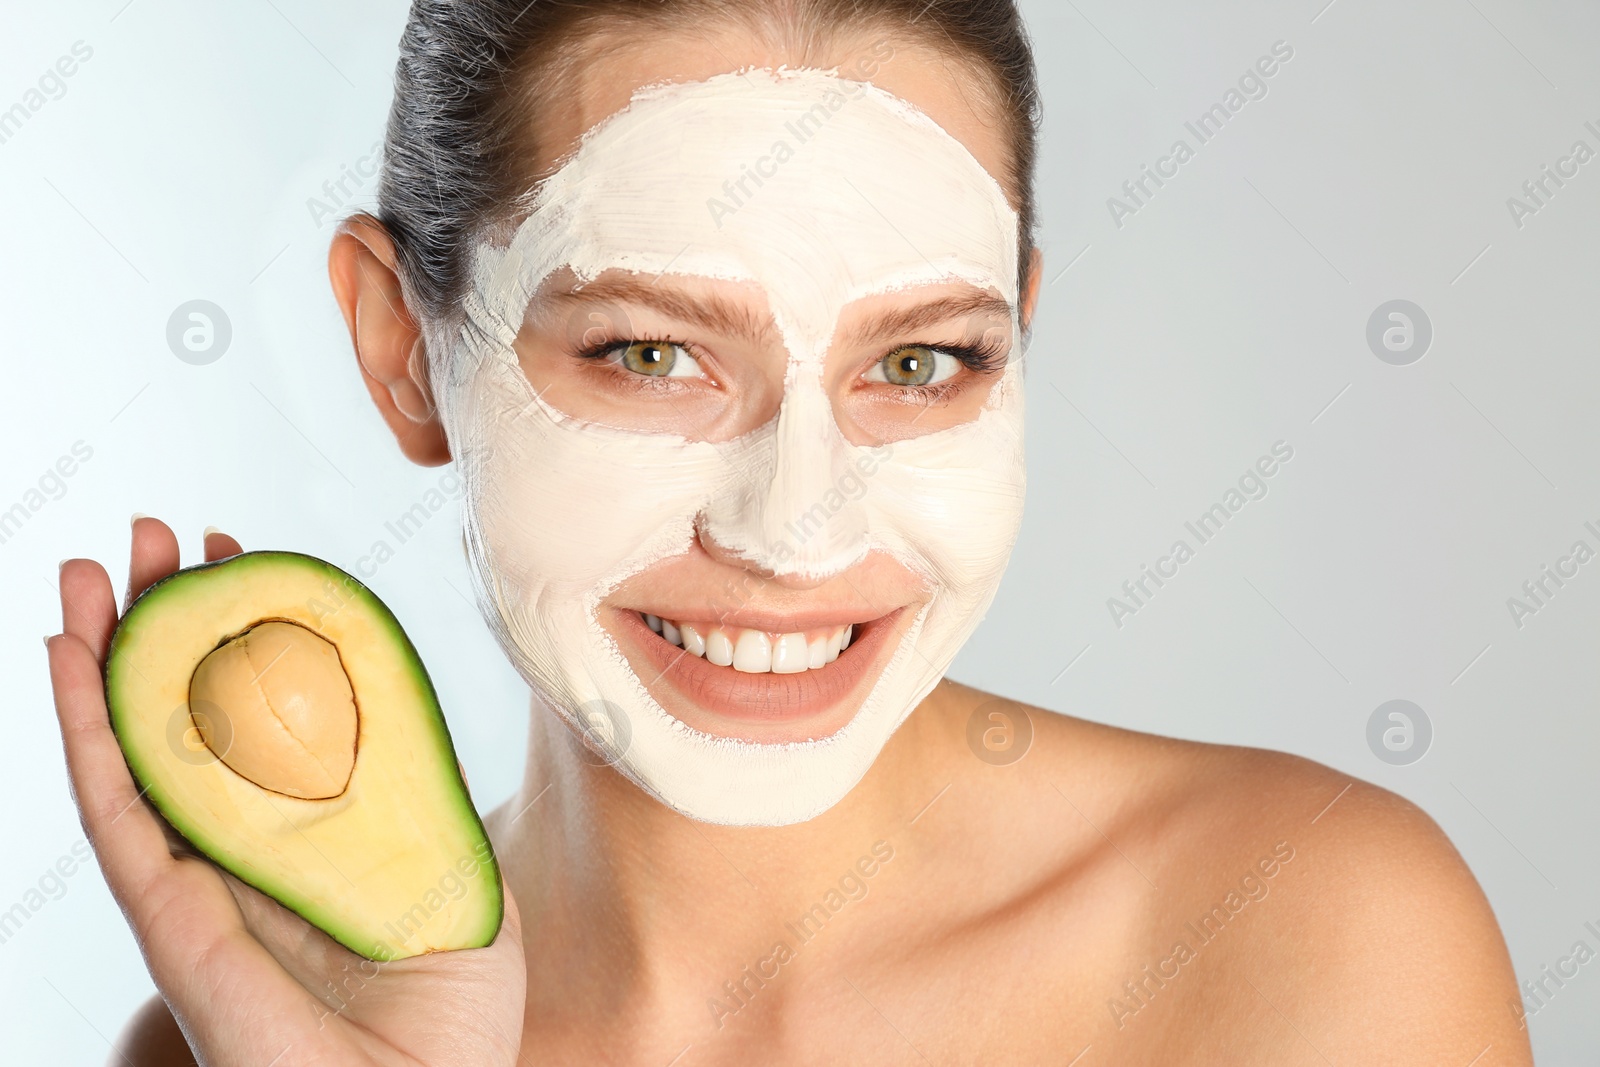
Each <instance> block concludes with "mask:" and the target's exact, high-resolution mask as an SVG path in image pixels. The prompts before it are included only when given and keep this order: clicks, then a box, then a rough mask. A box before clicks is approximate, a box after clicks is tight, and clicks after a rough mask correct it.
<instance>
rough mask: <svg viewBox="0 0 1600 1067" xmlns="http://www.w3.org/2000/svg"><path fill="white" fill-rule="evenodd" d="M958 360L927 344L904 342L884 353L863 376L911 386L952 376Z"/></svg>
mask: <svg viewBox="0 0 1600 1067" xmlns="http://www.w3.org/2000/svg"><path fill="white" fill-rule="evenodd" d="M958 364H959V361H958V360H957V359H956V357H954V356H952V355H951V354H950V353H948V352H943V351H940V350H939V349H937V348H929V347H928V346H927V345H905V346H904V347H901V348H897V349H895V350H894V351H893V352H890V353H889V354H888V355H887V356H884V357H883V358H882V359H881V360H879V361H878V362H877V363H876V364H874V365H873V367H872V369H871V370H870V371H868V372H867V380H868V381H874V382H888V383H889V384H890V385H899V386H905V387H907V388H915V387H917V386H921V385H933V384H936V383H938V382H942V381H944V380H945V379H947V378H950V377H952V376H953V375H954V374H955V373H956V370H957V368H958Z"/></svg>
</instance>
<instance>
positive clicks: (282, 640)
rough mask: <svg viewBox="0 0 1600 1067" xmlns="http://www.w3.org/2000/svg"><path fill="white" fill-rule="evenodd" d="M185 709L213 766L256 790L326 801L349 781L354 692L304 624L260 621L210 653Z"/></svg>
mask: <svg viewBox="0 0 1600 1067" xmlns="http://www.w3.org/2000/svg"><path fill="white" fill-rule="evenodd" d="M189 705H190V714H191V715H192V716H193V718H194V723H195V728H196V730H198V731H199V734H200V737H201V739H202V740H204V742H205V744H206V745H207V746H208V747H209V748H211V750H212V751H213V752H214V753H215V754H216V756H217V758H218V759H220V760H221V761H222V762H223V763H225V764H226V765H227V766H228V767H229V768H230V769H231V770H233V771H234V772H235V773H237V774H239V775H240V776H242V777H244V778H246V779H248V780H249V781H251V782H253V783H255V784H256V785H258V786H260V787H261V788H262V789H268V790H271V791H272V792H274V793H282V794H284V795H285V796H291V797H298V798H300V799H303V800H327V799H330V798H332V797H336V796H338V795H339V794H341V793H343V792H344V791H345V787H346V786H348V785H349V783H350V774H351V772H352V771H353V770H354V768H355V759H356V734H357V728H358V715H357V712H356V702H355V693H354V691H353V690H352V689H351V686H350V677H349V675H347V674H346V673H345V669H344V664H343V663H342V662H341V661H340V659H339V651H338V649H337V648H335V647H334V646H333V644H332V643H331V642H329V641H328V640H326V639H325V638H322V637H320V636H318V635H317V634H315V633H313V632H311V631H310V630H308V629H306V628H305V627H303V626H299V625H296V624H295V623H292V622H283V621H279V620H271V621H263V622H259V623H257V624H256V625H254V626H252V627H250V628H249V629H247V630H245V631H244V632H243V633H241V634H239V635H238V636H237V637H234V638H232V639H231V640H229V641H227V642H226V643H224V644H223V645H221V646H220V647H218V648H217V649H215V650H214V651H213V652H211V654H210V655H208V656H206V658H205V659H203V660H201V661H200V665H199V666H198V667H196V668H195V672H194V675H193V677H192V678H191V679H190V682H189ZM216 718H220V719H222V720H223V723H220V724H219V723H218V722H217V721H215V719H216Z"/></svg>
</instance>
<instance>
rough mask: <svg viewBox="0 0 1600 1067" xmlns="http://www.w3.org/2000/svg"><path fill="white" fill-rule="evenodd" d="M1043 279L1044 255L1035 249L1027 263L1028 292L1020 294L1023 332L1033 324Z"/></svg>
mask: <svg viewBox="0 0 1600 1067" xmlns="http://www.w3.org/2000/svg"><path fill="white" fill-rule="evenodd" d="M1043 278H1044V253H1043V252H1042V251H1040V250H1039V249H1037V248H1035V249H1034V250H1033V255H1032V256H1030V257H1029V261H1028V291H1027V292H1026V293H1024V294H1022V328H1023V329H1024V330H1026V329H1027V328H1028V327H1029V326H1030V325H1032V324H1033V313H1034V311H1035V310H1036V309H1037V308H1038V306H1039V290H1040V288H1042V286H1043Z"/></svg>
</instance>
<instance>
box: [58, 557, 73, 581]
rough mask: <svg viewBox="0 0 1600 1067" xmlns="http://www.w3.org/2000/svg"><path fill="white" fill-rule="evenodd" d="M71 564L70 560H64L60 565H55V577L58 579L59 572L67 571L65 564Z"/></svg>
mask: <svg viewBox="0 0 1600 1067" xmlns="http://www.w3.org/2000/svg"><path fill="white" fill-rule="evenodd" d="M71 562H72V561H71V560H70V559H64V560H62V561H61V562H60V563H57V564H56V576H57V577H60V575H61V572H62V571H64V570H66V569H67V564H69V563H71Z"/></svg>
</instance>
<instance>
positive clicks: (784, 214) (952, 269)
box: [485, 69, 1017, 358]
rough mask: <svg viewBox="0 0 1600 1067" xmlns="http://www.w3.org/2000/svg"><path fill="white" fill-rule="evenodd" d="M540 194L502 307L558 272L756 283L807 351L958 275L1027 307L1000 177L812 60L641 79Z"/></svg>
mask: <svg viewBox="0 0 1600 1067" xmlns="http://www.w3.org/2000/svg"><path fill="white" fill-rule="evenodd" d="M529 207H530V209H531V210H530V213H529V217H528V219H527V220H526V222H524V223H523V225H522V227H521V228H520V230H519V231H518V234H517V236H516V238H515V239H514V240H513V242H512V246H511V248H510V249H509V250H508V251H507V254H506V255H505V256H504V257H502V258H501V259H500V261H499V265H498V267H496V268H495V274H496V276H495V277H493V278H491V279H485V280H486V281H491V282H492V283H493V284H492V286H491V291H498V292H504V293H507V295H508V296H509V297H510V301H509V302H510V304H511V305H512V306H508V307H507V308H506V311H507V312H508V314H510V313H514V308H515V305H517V304H521V306H523V307H525V306H526V303H525V301H526V299H527V298H529V297H530V296H531V295H532V293H533V292H534V291H535V289H536V288H537V286H538V285H539V284H540V283H541V282H542V281H544V280H545V279H546V278H548V277H550V276H551V275H552V274H554V273H555V272H556V271H557V270H560V269H562V268H567V269H570V270H571V272H572V273H573V274H575V275H576V276H577V277H578V278H579V279H580V280H589V279H593V278H596V277H598V276H599V275H600V274H602V273H604V272H606V271H610V270H616V269H620V270H624V271H631V272H634V273H636V274H638V275H641V276H648V277H652V278H657V279H659V278H660V277H662V276H664V275H667V274H674V275H693V276H697V277H701V278H708V279H726V280H730V281H750V282H754V283H756V284H757V285H758V286H760V288H762V289H763V290H765V292H766V293H767V295H768V297H769V300H770V302H771V304H772V313H773V317H774V319H775V320H776V322H777V325H778V327H779V329H780V330H781V331H782V332H783V333H784V334H785V337H786V340H787V341H788V343H789V347H790V351H791V353H793V354H794V355H795V356H796V357H798V358H805V354H806V353H815V354H818V355H820V353H821V350H822V348H823V347H824V345H825V343H826V339H827V337H828V336H829V335H830V334H831V332H832V329H833V325H834V323H835V322H836V321H837V320H838V317H839V314H840V312H841V310H842V309H843V308H844V306H845V305H847V304H848V303H850V302H851V301H854V300H856V299H859V298H861V297H863V296H868V295H872V294H874V293H880V292H886V291H890V290H895V289H904V288H911V287H915V286H919V285H929V284H936V283H948V282H950V281H952V280H959V281H961V282H965V283H966V284H968V285H970V286H972V287H975V288H977V289H980V290H987V291H993V292H996V293H998V294H999V295H1000V296H1001V297H1002V298H1003V299H1004V300H1005V301H1006V302H1007V303H1009V304H1011V305H1013V306H1015V304H1016V297H1017V294H1016V292H1015V284H1016V283H1015V276H1014V274H1013V272H1012V269H1011V267H1012V264H1014V263H1015V261H1016V254H1017V247H1016V242H1017V219H1016V215H1015V213H1014V212H1013V211H1012V209H1011V207H1010V205H1009V203H1008V202H1007V200H1006V197H1005V194H1004V193H1003V191H1002V190H1001V188H1000V186H999V183H998V182H997V181H996V180H995V179H994V178H993V177H992V176H991V175H990V174H989V172H988V171H987V170H986V169H985V168H984V167H983V165H982V164H981V163H980V162H979V161H978V160H977V159H976V158H975V157H974V156H973V155H972V153H971V152H970V151H968V149H967V148H966V146H965V145H964V144H962V142H960V141H959V140H958V139H956V138H955V137H954V136H952V135H951V134H950V133H948V132H947V131H945V130H944V129H943V128H942V127H940V126H939V125H938V123H936V122H935V121H934V120H933V119H932V118H931V117H930V116H928V115H926V114H925V113H923V112H922V111H920V110H919V109H917V108H915V107H913V106H911V105H910V104H909V103H907V102H906V101H904V100H903V99H901V98H899V97H896V96H894V95H892V94H890V93H888V92H886V91H884V90H883V89H881V88H879V87H877V86H875V85H872V84H870V83H867V82H862V81H856V80H852V79H845V78H841V77H838V76H835V75H834V74H831V73H827V72H823V71H818V70H812V69H807V70H778V71H771V70H753V71H749V72H745V73H732V74H719V75H715V76H713V77H711V78H709V79H707V80H705V81H702V82H692V83H681V82H672V83H666V84H662V85H658V86H652V87H647V88H645V89H642V90H639V91H638V92H636V93H635V94H634V96H633V97H632V99H631V100H630V102H629V104H628V105H627V106H626V107H625V108H624V109H623V110H621V111H619V112H616V113H614V114H612V115H610V116H608V117H607V118H606V119H604V120H603V121H602V122H601V123H600V124H599V125H597V126H596V127H594V128H593V129H592V130H590V131H588V132H587V133H586V134H585V135H584V137H583V138H582V140H581V142H580V144H579V146H578V147H577V149H576V150H575V151H574V152H573V153H572V155H571V156H570V158H569V159H568V160H566V161H565V162H564V163H563V165H562V166H561V167H560V168H559V169H558V170H557V171H556V172H555V173H554V174H552V175H551V176H550V177H549V178H548V179H546V180H545V181H544V182H543V183H542V184H541V185H540V186H539V187H538V189H537V190H536V191H535V193H534V195H533V196H532V198H531V201H530V203H529Z"/></svg>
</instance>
